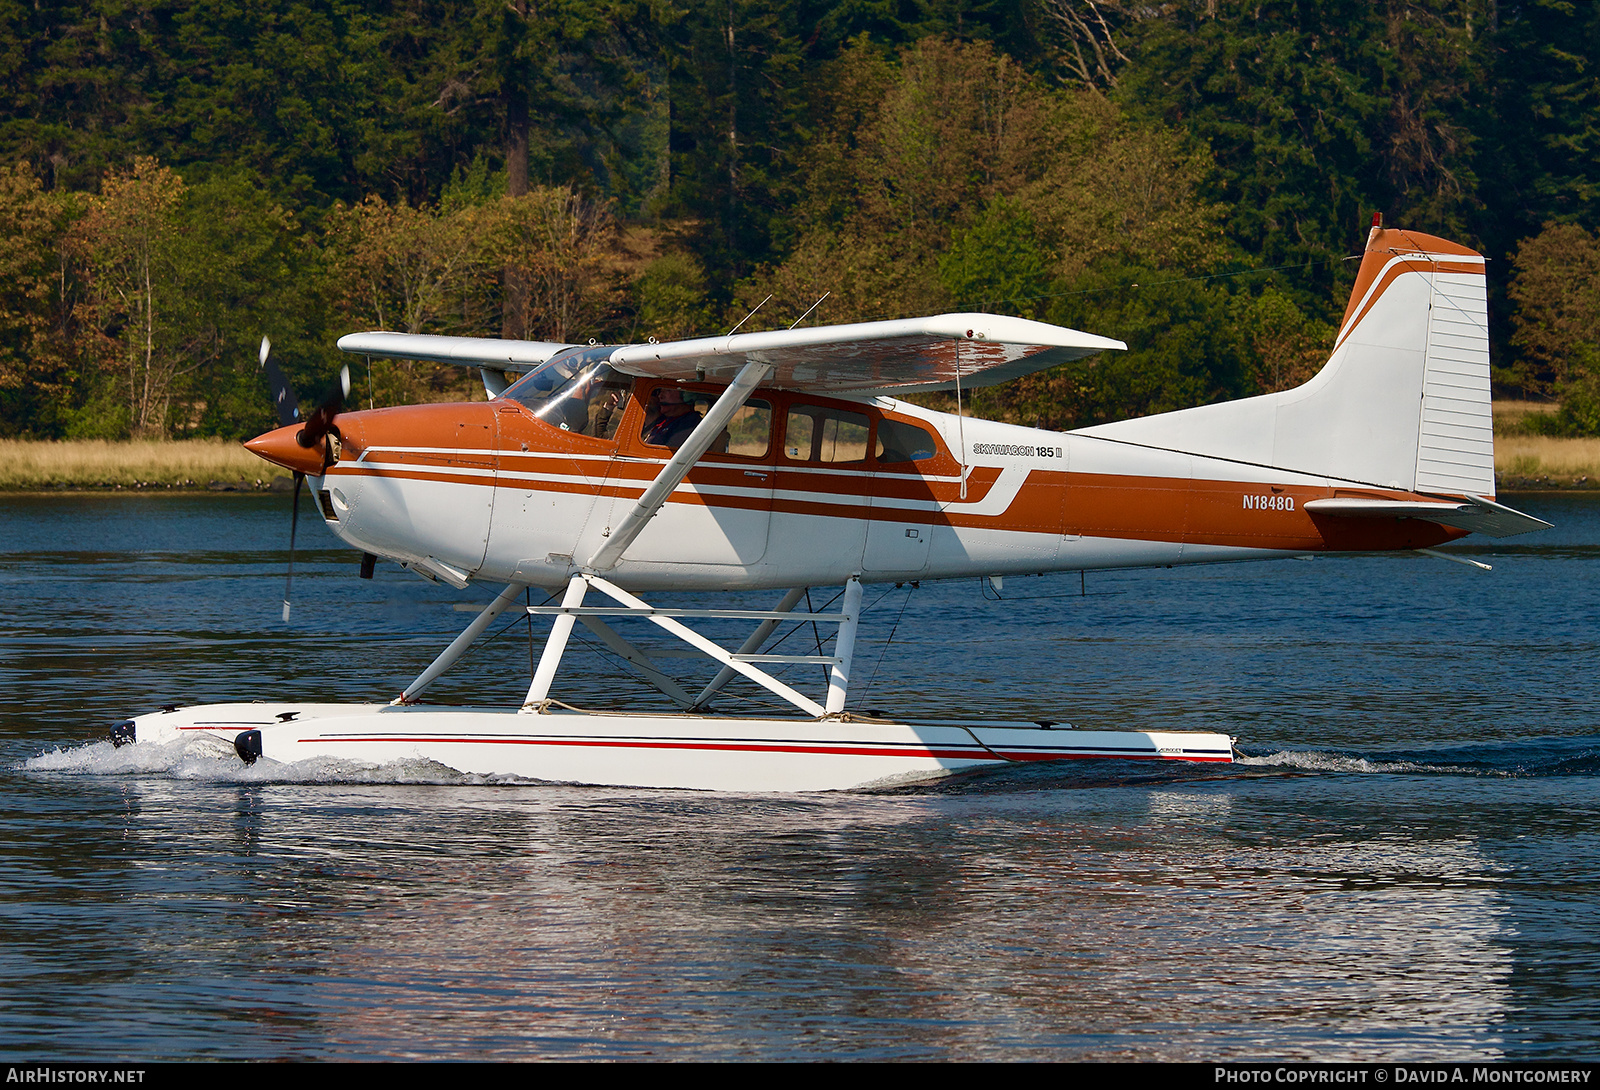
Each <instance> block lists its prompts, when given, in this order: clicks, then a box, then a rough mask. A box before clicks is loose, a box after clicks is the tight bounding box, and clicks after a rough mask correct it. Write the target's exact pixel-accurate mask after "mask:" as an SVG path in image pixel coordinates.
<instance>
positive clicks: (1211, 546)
mask: <svg viewBox="0 0 1600 1090" xmlns="http://www.w3.org/2000/svg"><path fill="white" fill-rule="evenodd" d="M340 346H341V347H342V348H345V349H346V350H347V351H352V352H358V353H366V354H369V355H394V356H402V357H411V358H431V359H444V360H454V361H458V362H469V363H474V364H477V365H478V366H480V367H482V368H483V370H484V379H485V385H486V387H487V388H488V389H489V391H490V393H491V395H493V396H492V397H491V399H490V400H489V401H488V402H487V403H469V404H454V405H429V406H410V407H404V408H396V409H378V410H374V411H356V412H346V413H338V414H337V419H336V420H335V419H334V416H333V414H332V413H326V414H319V417H317V418H313V421H312V422H311V423H309V424H305V425H302V424H300V423H294V424H291V425H289V426H287V427H283V428H280V429H278V430H277V431H274V432H270V433H268V434H267V435H264V436H262V437H260V438H259V439H256V440H252V441H251V442H250V443H249V444H248V445H249V446H250V448H251V449H252V450H254V451H256V453H258V454H260V455H261V456H262V457H264V458H266V459H268V460H270V461H273V462H276V463H278V464H280V465H283V466H286V467H288V468H290V469H293V470H295V471H296V472H297V473H303V474H304V475H305V478H306V480H307V481H308V483H309V484H310V486H311V488H312V490H313V492H314V494H315V496H316V498H317V501H318V506H319V508H320V511H321V513H322V515H323V518H324V520H325V521H326V523H327V525H328V526H329V528H330V529H331V530H332V531H333V532H334V533H335V534H336V535H337V536H339V537H340V538H341V539H343V540H344V541H345V542H347V543H348V544H350V545H351V546H353V547H354V548H356V549H359V550H361V551H363V552H364V553H367V554H370V555H371V556H374V557H387V558H390V559H392V560H395V561H397V562H399V563H401V564H403V565H405V566H407V567H409V568H411V569H412V570H414V571H416V572H418V573H419V574H422V575H424V576H425V577H427V578H430V579H435V580H442V581H445V582H449V583H451V584H454V585H456V586H458V587H465V586H467V585H468V584H469V583H470V582H474V581H477V582H485V583H490V584H495V585H499V586H501V587H502V589H501V590H500V592H499V594H498V596H497V597H496V598H495V600H494V601H493V602H491V603H490V604H489V605H488V606H487V607H486V608H485V609H484V610H483V612H482V613H481V614H480V615H479V617H478V618H477V619H476V620H475V621H474V622H473V624H472V625H471V626H469V627H468V629H467V631H466V632H464V633H463V634H462V636H461V637H460V638H458V639H457V641H456V642H455V643H454V644H452V645H451V647H450V648H448V649H447V650H446V651H445V653H444V654H442V655H441V656H440V658H439V660H438V661H436V662H435V664H434V665H433V666H432V667H430V668H429V670H428V671H425V672H424V674H423V675H421V676H420V677H419V678H418V679H417V681H415V682H413V683H412V685H411V686H409V687H408V688H407V689H406V691H405V692H404V693H402V694H401V696H400V697H399V698H397V700H396V702H395V703H394V704H393V705H390V706H387V707H350V706H320V707H319V706H308V705H284V706H283V707H282V708H278V707H277V706H263V705H253V706H252V705H237V706H232V705H228V706H219V707H214V708H210V709H180V710H178V711H173V712H166V713H157V714H156V715H153V716H145V717H142V718H141V719H138V720H134V721H130V723H129V724H128V725H127V726H126V727H125V729H124V734H125V735H128V736H130V737H131V736H135V735H136V736H137V737H138V739H139V740H141V741H143V740H150V739H155V738H176V737H180V736H183V735H185V734H192V733H198V734H211V735H218V734H220V735H225V736H228V737H230V738H234V739H235V741H236V749H237V750H238V752H239V753H240V755H241V756H243V757H245V758H246V759H247V760H253V759H255V757H256V756H260V755H265V756H267V757H270V758H272V759H279V760H292V759H299V758H300V757H304V756H313V755H330V754H331V755H335V756H344V757H352V758H357V759H365V760H390V759H400V758H404V757H412V756H426V757H429V758H430V759H434V760H439V761H440V762H441V763H444V764H446V765H450V766H452V767H457V768H461V769H462V770H463V771H469V772H477V771H484V772H509V773H512V774H517V775H526V776H530V777H534V778H538V779H551V780H576V781H580V782H589V783H616V784H639V785H647V786H679V787H712V788H724V789H750V790H807V789H816V788H831V787H852V786H858V785H861V784H865V783H869V782H879V781H884V780H893V779H897V778H898V779H904V778H917V777H923V776H927V775H933V774H940V773H942V772H945V771H949V770H951V769H959V768H966V767H976V766H982V765H986V764H996V763H1000V762H1004V761H1007V760H1040V759H1059V758H1064V757H1083V756H1118V757H1150V758H1172V759H1184V760H1228V759H1230V758H1231V740H1230V739H1228V738H1226V736H1222V735H1210V734H1187V733H1182V732H1178V733H1172V734H1152V733H1149V732H1086V731H1072V730H1065V729H1060V728H1054V729H1052V728H1050V727H1042V726H1040V725H1038V724H983V723H979V722H972V721H964V720H957V721H950V722H944V723H910V722H883V721H877V720H865V719H862V718H861V717H859V716H852V715H850V714H849V713H848V712H847V711H846V696H847V691H848V683H849V674H850V665H851V659H852V654H853V646H854V637H855V628H856V623H857V620H858V617H859V612H860V601H861V592H860V587H861V584H862V583H870V582H875V581H876V582H885V581H896V582H898V581H906V580H919V579H953V578H962V577H972V576H978V577H993V578H996V579H1003V577H1005V576H1007V575H1020V574H1034V573H1042V572H1053V571H1071V570H1084V569H1091V568H1123V567H1144V566H1167V565H1174V564H1187V563H1211V562H1218V561H1235V560H1250V559H1271V558H1278V557H1285V556H1303V555H1312V554H1317V553H1326V552H1338V553H1350V552H1364V551H1388V550H1398V549H1421V550H1427V549H1430V548H1431V547H1432V546H1436V545H1439V544H1442V543H1444V542H1446V541H1449V540H1451V539H1453V538H1457V537H1460V536H1463V535H1465V534H1466V533H1469V532H1472V531H1480V532H1484V533H1488V534H1492V535H1497V536H1499V535H1504V534H1511V533H1521V532H1525V531H1527V530H1530V529H1536V528H1539V527H1540V526H1543V525H1544V524H1543V523H1541V522H1539V521H1538V520H1536V519H1532V518H1529V517H1528V516H1526V515H1522V514H1520V513H1518V512H1515V511H1512V510H1511V509H1509V508H1506V507H1504V506H1502V505H1500V504H1498V503H1496V502H1495V500H1494V465H1493V428H1492V420H1491V417H1490V406H1489V365H1488V337H1487V330H1486V307H1485V291H1484V265H1483V260H1482V258H1481V257H1479V256H1478V255H1476V254H1474V253H1472V252H1471V251H1469V250H1466V249H1464V248H1462V247H1460V246H1456V245H1454V244H1452V243H1449V242H1446V241H1444V240H1442V239H1436V238H1432V237H1429V236H1425V235H1417V234H1413V233H1408V232H1402V231H1385V230H1383V229H1381V228H1374V230H1373V233H1372V236H1371V238H1370V240H1369V242H1368V246H1367V252H1366V254H1365V257H1364V260H1363V264H1362V266H1361V270H1360V273H1359V275H1358V279H1357V283H1356V286H1355V290H1354V292H1353V294H1352V298H1351V302H1350V306H1349V308H1348V310H1347V313H1346V316H1345V320H1344V323H1343V325H1342V327H1341V329H1340V332H1339V336H1338V340H1337V342H1336V346H1335V348H1334V351H1333V354H1332V356H1331V358H1330V359H1329V362H1328V364H1327V365H1326V366H1325V367H1324V368H1323V370H1322V371H1321V372H1320V373H1319V374H1318V375H1317V376H1316V377H1315V378H1314V379H1312V380H1311V381H1310V382H1309V383H1307V384H1306V385H1304V386H1302V387H1300V388H1298V389H1295V390H1290V391H1286V392H1284V393H1276V394H1268V395H1264V396H1261V397H1255V398H1248V399H1245V400H1242V401H1236V402H1229V403H1223V404H1216V405H1208V406H1203V407H1200V408H1196V409H1189V410H1184V411H1181V412H1175V413H1167V414H1162V415H1159V416H1154V417H1147V418H1143V419H1139V420H1131V421H1124V422H1120V423H1116V424H1108V425H1101V426H1098V427H1093V428H1085V429H1081V430H1078V431H1074V432H1067V433H1058V432H1050V431H1044V430H1040V429H1033V428H1024V427H1016V426H1012V425H1007V424H1000V423H995V422H990V421H983V420H977V419H973V418H970V417H964V416H960V415H950V414H945V413H939V412H934V411H931V410H928V409H924V408H920V407H918V406H915V405H911V404H909V403H907V402H905V401H904V400H900V399H899V398H898V397H897V396H896V395H897V394H902V395H903V394H904V393H905V392H910V391H917V390H929V389H951V388H954V389H956V390H957V391H958V393H960V392H963V391H965V390H969V389H971V388H973V387H975V386H979V385H985V384H991V383H994V382H998V381H1003V380H1005V379H1006V378H1009V377H1013V376H1015V375H1018V374H1024V373H1027V372H1029V371H1034V370H1038V369H1041V368H1043V367H1048V366H1053V365H1056V364H1058V363H1061V362H1065V361H1068V360H1073V359H1079V358H1082V357H1084V356H1088V355H1090V354H1093V353H1095V352H1100V351H1104V350H1111V349H1120V348H1122V347H1124V346H1123V345H1122V344H1121V342H1117V341H1111V340H1107V339H1105V338H1101V337H1096V336H1092V335H1089V334H1084V333H1080V332H1077V331H1075V330H1068V329H1063V328H1060V327H1055V326H1048V325H1044V324H1042V323H1037V322H1030V321H1025V320H1022V319H1016V318H1005V317H1001V316H995V315H981V314H954V315H940V316H936V317H933V318H926V319H911V320H907V321H900V322H876V323H866V324H861V325H853V326H832V327H820V328H811V329H802V330H787V331H777V332H773V333H754V334H743V335H733V336H728V337H718V338H707V339H702V340H695V341H684V342H675V343H670V344H653V343H652V344H647V345H631V346H621V347H617V346H589V347H578V346H563V345H552V344H539V343H533V342H505V341H482V340H475V339H470V338H444V337H419V336H407V335H403V334H392V333H370V334H356V335H352V336H350V337H346V338H344V339H343V340H341V342H340ZM522 370H525V371H526V372H527V373H526V374H525V375H523V377H521V378H520V379H519V380H517V381H515V382H513V381H511V376H510V374H509V372H512V371H522ZM319 421H320V423H319ZM830 585H831V586H840V585H842V586H843V587H844V588H845V593H844V595H843V601H844V604H843V607H842V608H841V610H840V612H839V613H837V614H825V615H821V616H819V615H815V614H810V613H806V614H796V613H793V612H792V611H793V609H794V607H795V605H796V604H797V603H798V601H799V600H800V598H801V596H802V595H803V594H804V591H805V589H806V588H808V587H813V586H830ZM534 587H536V588H541V589H545V590H549V591H553V592H560V593H561V594H562V600H561V604H560V605H559V606H557V605H546V606H538V607H532V612H536V613H547V614H551V615H553V616H554V625H553V628H552V631H551V635H550V639H549V641H548V642H547V644H546V647H545V653H544V656H543V658H542V659H541V661H540V664H539V666H538V668H537V669H536V670H535V671H534V676H533V678H532V684H531V686H530V689H529V694H528V698H527V701H526V702H525V704H524V706H523V708H522V709H520V711H514V712H513V711H506V712H493V711H482V710H460V709H438V708H433V707H427V706H421V705H419V704H418V703H417V698H418V695H419V694H420V692H421V691H422V690H423V689H424V688H426V687H427V685H429V684H431V683H432V681H433V680H434V678H436V677H437V676H438V675H439V673H442V672H443V670H444V669H447V668H448V667H449V665H450V664H452V663H453V662H454V661H455V660H456V658H458V657H459V655H460V654H461V653H462V652H463V651H464V650H465V649H466V647H467V645H469V644H470V643H471V641H472V640H473V639H474V638H476V636H477V635H478V634H480V633H481V632H482V631H484V629H485V628H486V627H487V625H488V624H489V623H490V622H491V621H492V620H493V619H494V617H495V616H497V615H498V614H499V613H500V612H502V611H503V610H505V609H507V608H512V609H523V608H528V607H526V606H524V605H523V595H524V594H525V592H526V591H527V590H528V588H534ZM761 588H772V589H783V590H785V591H786V592H787V593H785V595H784V597H783V599H782V600H781V601H780V602H778V603H777V604H776V606H775V608H774V609H772V610H770V611H743V616H745V617H746V618H747V619H748V620H751V621H754V622H758V623H757V624H756V627H755V630H754V631H753V632H752V634H751V636H750V638H749V639H748V640H746V641H745V644H744V645H743V646H741V648H740V649H739V650H737V651H730V650H729V649H727V648H725V647H721V646H720V645H716V644H713V643H711V641H709V640H706V639H705V638H704V637H703V636H700V635H699V634H698V633H696V632H694V631H693V629H691V628H689V627H688V626H686V625H685V624H684V623H683V620H684V619H685V618H686V617H689V616H693V615H707V614H708V613H709V614H710V615H716V616H727V615H728V614H729V613H732V612H739V611H714V610H713V611H694V610H661V609H657V608H654V607H651V606H650V605H649V604H648V603H647V602H645V601H644V600H643V599H641V598H639V597H638V595H639V594H641V593H648V592H651V591H658V590H666V589H699V590H746V589H761ZM594 593H598V594H599V595H600V596H601V597H602V598H603V599H605V600H607V604H603V605H599V606H595V605H592V604H591V605H585V604H584V603H585V601H586V600H590V599H589V596H590V595H591V594H594ZM286 608H287V606H286ZM801 617H804V618H805V620H806V621H818V620H826V621H827V622H829V623H832V624H837V625H838V626H839V635H838V638H837V640H836V641H835V643H834V648H833V653H832V654H831V655H826V656H792V655H770V654H763V653H762V648H763V647H764V646H765V644H766V642H767V640H768V639H769V638H770V637H771V635H772V633H773V632H774V631H775V629H776V628H777V627H778V626H779V625H780V624H781V623H784V622H786V621H793V620H797V619H799V618H801ZM619 618H620V619H629V620H636V621H645V622H648V623H651V624H654V625H655V626H657V627H658V628H659V629H664V630H665V631H666V632H667V633H669V634H671V635H674V636H677V637H679V638H680V639H683V640H685V641H686V642H688V643H689V644H690V645H691V646H693V647H695V648H696V649H697V650H699V651H701V652H702V653H704V654H706V655H707V656H708V657H709V658H710V659H712V660H713V661H715V662H716V663H718V664H720V666H721V670H720V672H719V673H718V674H717V676H716V677H715V678H713V679H712V681H711V682H710V683H709V684H708V685H706V686H705V688H703V689H702V690H701V691H700V692H699V694H698V695H696V694H692V693H690V692H689V691H688V690H686V689H685V688H684V687H683V684H682V680H681V679H680V678H675V677H673V676H671V675H668V674H667V673H666V672H665V671H663V670H662V669H661V668H660V666H659V665H658V664H657V663H656V662H655V661H654V660H653V659H652V658H651V656H650V654H649V653H648V651H647V650H646V649H644V648H641V647H640V646H638V645H637V644H636V643H635V642H632V641H631V640H630V639H629V638H627V637H625V636H623V635H622V634H620V633H619V632H618V631H617V630H616V629H615V628H613V627H612V624H611V622H612V621H615V620H617V619H619ZM579 623H581V624H584V625H585V626H587V627H588V628H589V629H590V630H591V631H592V632H593V633H594V634H595V635H597V636H598V637H600V638H601V639H602V640H604V641H605V642H606V643H607V644H608V645H609V646H611V648H612V649H613V650H614V651H616V652H618V653H619V654H620V655H622V657H624V658H625V659H627V660H628V661H629V662H630V663H632V665H633V666H634V667H635V668H636V669H637V670H638V671H639V672H640V674H641V675H643V676H644V677H645V678H646V679H647V680H648V681H650V682H651V683H653V684H655V685H656V686H657V687H658V688H659V689H661V691H662V692H663V693H665V694H666V695H667V696H668V697H669V698H671V699H672V700H673V701H675V702H676V703H677V704H678V705H679V706H680V707H681V708H683V709H684V711H683V714H680V715H676V716H670V715H669V716H637V715H628V714H625V713H618V712H610V713H598V714H597V713H578V712H576V711H571V710H563V709H562V707H561V706H560V705H559V704H557V703H555V702H553V701H552V699H551V697H550V692H551V686H552V683H553V681H554V677H555V674H556V671H557V668H558V666H559V664H560V661H561V657H562V655H563V653H564V649H565V646H566V642H567V638H568V636H569V634H570V632H571V631H572V628H573V626H574V624H579ZM796 661H807V662H818V661H820V662H822V663H823V664H824V665H825V666H827V668H828V669H829V671H830V678H831V680H830V685H829V689H828V693H827V695H826V698H825V700H823V701H820V702H819V701H816V700H813V699H811V698H809V697H806V696H804V695H803V694H800V693H798V692H797V691H795V690H794V689H793V688H791V687H790V686H788V685H787V684H785V683H784V682H782V681H781V680H780V679H778V678H777V677H775V676H774V675H773V674H772V673H769V672H768V667H769V666H770V665H772V664H773V663H775V662H779V663H781V662H796ZM740 674H742V675H744V677H745V678H746V679H747V680H749V681H753V682H755V683H756V684H757V685H760V686H762V687H764V688H765V689H767V690H768V692H769V693H771V694H774V695H776V696H778V697H781V698H782V699H784V700H787V701H788V702H789V703H791V704H792V705H794V706H795V707H796V709H797V710H798V711H799V712H800V713H801V714H802V715H803V716H805V717H806V718H803V719H798V720H796V719H783V718H780V719H771V718H760V719H752V718H748V717H726V716H718V715H715V714H713V713H711V711H710V708H711V704H710V701H711V699H712V697H713V696H714V695H715V694H716V693H718V692H720V691H721V690H722V688H723V686H725V685H726V684H727V682H728V681H729V680H730V679H732V678H733V677H734V676H735V675H740ZM251 708H254V709H256V710H255V711H254V712H251V711H249V710H247V709H251ZM241 709H246V710H241ZM263 709H266V710H263ZM241 717H242V718H241ZM241 727H242V728H244V729H242V730H241V729H240V728H241Z"/></svg>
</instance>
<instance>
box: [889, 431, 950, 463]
mask: <svg viewBox="0 0 1600 1090" xmlns="http://www.w3.org/2000/svg"><path fill="white" fill-rule="evenodd" d="M938 453H939V444H937V443H935V442H934V441H933V435H932V434H931V433H929V432H927V431H925V430H923V429H922V428H919V427H917V426H916V425H915V424H906V423H903V422H901V421H899V420H880V421H878V443H877V451H876V454H877V458H878V461H879V462H880V463H882V464H892V463H894V462H921V461H925V460H927V459H929V458H932V457H933V456H934V455H936V454H938Z"/></svg>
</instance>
